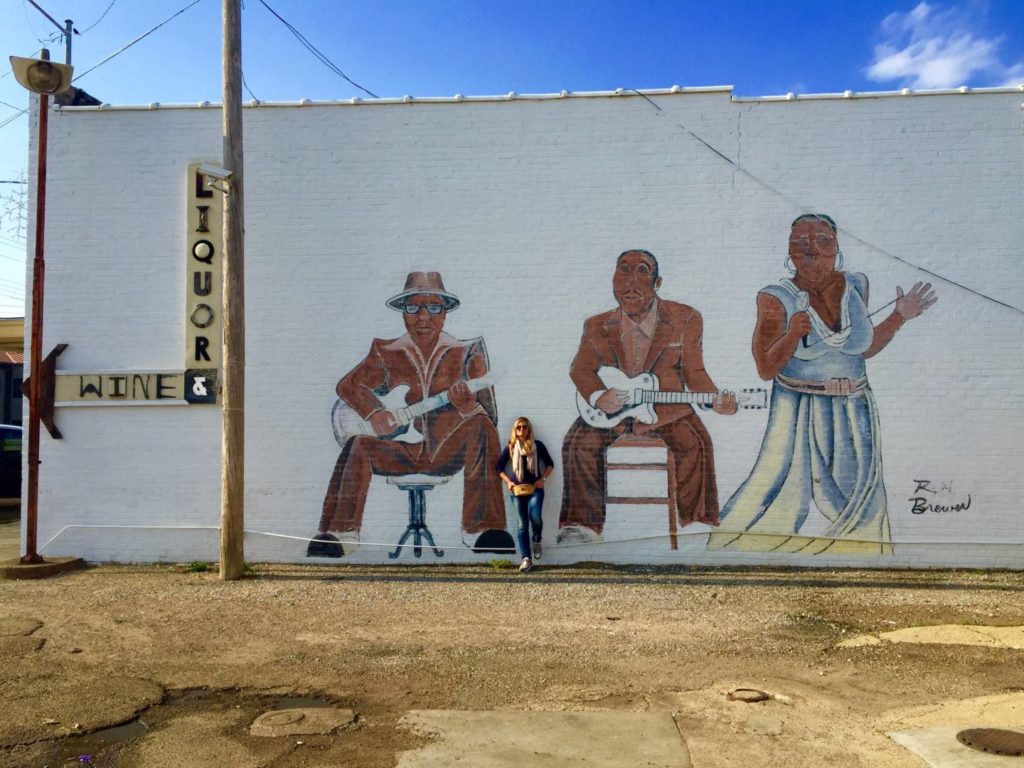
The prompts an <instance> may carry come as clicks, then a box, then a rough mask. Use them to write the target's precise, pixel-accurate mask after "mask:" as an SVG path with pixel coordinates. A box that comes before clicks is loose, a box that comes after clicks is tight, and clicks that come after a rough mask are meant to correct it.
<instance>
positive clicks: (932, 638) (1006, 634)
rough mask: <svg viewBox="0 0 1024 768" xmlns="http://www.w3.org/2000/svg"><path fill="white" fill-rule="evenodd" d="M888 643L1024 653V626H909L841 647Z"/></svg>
mask: <svg viewBox="0 0 1024 768" xmlns="http://www.w3.org/2000/svg"><path fill="white" fill-rule="evenodd" d="M882 642H888V643H921V644H937V645H980V646H986V647H989V648H1011V649H1014V650H1024V627H986V626H981V625H969V624H938V625H935V626H930V627H906V628H904V629H894V630H892V631H890V632H882V633H879V634H877V635H858V636H857V637H851V638H849V639H847V640H843V641H842V642H841V643H839V647H840V648H855V647H858V646H863V645H878V644H879V643H882Z"/></svg>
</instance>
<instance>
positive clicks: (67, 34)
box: [64, 19, 75, 67]
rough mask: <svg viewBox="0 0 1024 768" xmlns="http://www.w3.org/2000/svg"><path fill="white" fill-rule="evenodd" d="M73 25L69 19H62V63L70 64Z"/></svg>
mask: <svg viewBox="0 0 1024 768" xmlns="http://www.w3.org/2000/svg"><path fill="white" fill-rule="evenodd" d="M74 31H75V25H74V23H73V22H72V21H71V19H64V63H65V64H67V65H68V66H69V67H70V66H71V33H72V32H74Z"/></svg>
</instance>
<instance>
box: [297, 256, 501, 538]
mask: <svg viewBox="0 0 1024 768" xmlns="http://www.w3.org/2000/svg"><path fill="white" fill-rule="evenodd" d="M387 306H388V307H390V308H391V309H393V310H396V311H398V312H401V313H402V318H403V320H404V322H405V329H406V332H405V334H404V335H402V336H400V337H398V338H393V339H374V340H373V343H372V344H371V346H370V351H369V353H368V354H367V355H366V357H365V358H364V359H363V360H362V361H361V362H360V363H359V364H358V365H356V366H355V367H354V368H353V369H352V370H351V371H349V372H348V373H347V374H345V375H344V376H343V377H342V378H341V380H340V381H339V382H338V385H337V393H338V398H339V400H338V402H337V403H336V405H335V407H334V410H333V413H332V423H333V426H334V434H335V438H336V440H337V443H338V446H339V447H340V449H341V454H340V456H339V457H338V460H337V462H336V464H335V467H334V472H333V474H332V475H331V478H330V481H329V483H328V486H327V493H326V495H325V498H324V503H323V512H322V515H321V518H320V525H319V528H318V533H317V535H316V536H315V537H314V538H313V540H311V541H310V543H309V546H308V549H307V553H306V554H307V556H308V557H333V558H337V557H343V556H345V555H347V554H351V553H352V552H353V551H354V549H355V548H356V547H357V546H358V542H359V532H360V528H361V527H362V523H363V511H364V507H365V504H366V496H367V492H368V490H369V487H370V480H371V477H372V476H373V475H383V476H387V477H388V478H390V479H391V481H393V482H394V484H396V485H397V486H398V489H399V490H401V491H405V492H407V493H409V510H410V517H409V525H408V526H407V528H406V530H405V532H404V533H403V534H402V537H401V539H400V540H399V541H398V542H397V543H396V547H395V550H394V552H392V553H391V555H392V557H398V556H399V555H400V554H401V551H402V547H403V546H404V545H405V544H406V541H407V540H408V538H409V537H410V536H412V537H413V538H414V546H415V547H416V554H417V555H419V554H420V549H419V545H420V543H421V538H422V539H424V540H425V541H426V543H427V545H428V546H430V547H432V548H433V549H434V551H435V554H437V555H439V556H440V555H442V554H443V550H441V549H440V548H439V547H435V546H434V542H433V538H432V536H431V533H430V530H429V527H428V525H427V522H426V520H425V517H424V512H425V507H424V503H425V502H424V494H425V492H426V491H427V490H429V489H430V488H431V487H433V486H434V485H436V484H439V483H444V482H448V481H449V480H450V479H451V478H452V477H453V476H454V475H455V474H456V473H458V472H459V471H460V470H461V471H463V477H464V486H463V499H462V530H463V540H464V542H465V543H466V546H468V547H470V548H471V549H472V550H473V551H474V552H505V553H509V552H513V551H514V543H513V541H512V537H511V535H510V534H509V533H508V531H507V530H505V526H506V524H505V506H504V499H503V497H502V488H501V480H500V478H499V477H498V474H497V473H496V472H495V471H494V466H495V464H496V463H497V460H498V457H499V456H500V455H501V445H500V440H499V438H498V432H497V427H496V425H497V420H498V411H497V402H496V399H495V395H494V389H493V387H492V386H491V384H490V379H489V373H490V367H489V362H488V357H487V350H486V347H485V346H484V341H483V339H481V338H476V339H456V338H454V337H452V336H451V335H449V334H447V333H445V332H444V323H445V318H446V317H447V315H448V313H449V312H452V311H454V310H456V309H458V307H459V299H458V298H457V297H456V296H455V295H454V294H452V293H449V292H448V291H447V290H446V289H445V286H444V282H443V281H442V279H441V275H440V274H439V273H437V272H412V273H410V274H409V276H408V277H407V279H406V282H405V287H404V289H403V290H402V292H401V293H398V294H397V295H395V296H392V297H391V298H390V299H388V300H387Z"/></svg>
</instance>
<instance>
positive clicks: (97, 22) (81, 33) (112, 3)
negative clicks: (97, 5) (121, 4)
mask: <svg viewBox="0 0 1024 768" xmlns="http://www.w3.org/2000/svg"><path fill="white" fill-rule="evenodd" d="M116 2H117V0H110V5H108V6H107V9H106V10H105V11H103V13H101V14H100V17H99V18H98V19H96V21H94V22H93V23H92V24H90V25H89V26H88V27H86V28H85V29H83V30H82V31H81V32H78V33H77V34H80V35H84V34H85V33H86V32H88V31H89V30H90V29H92V28H93V27H95V26H96V25H97V24H99V23H100V22H101V21H103V17H104V16H106V15H107V13H108V12H109V11H110V9H111V8H113V7H114V3H116Z"/></svg>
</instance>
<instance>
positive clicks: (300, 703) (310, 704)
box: [271, 696, 334, 709]
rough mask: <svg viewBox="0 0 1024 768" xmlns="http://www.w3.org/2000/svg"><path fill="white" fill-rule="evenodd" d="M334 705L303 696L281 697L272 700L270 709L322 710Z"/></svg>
mask: <svg viewBox="0 0 1024 768" xmlns="http://www.w3.org/2000/svg"><path fill="white" fill-rule="evenodd" d="M333 706H334V704H333V703H331V702H330V701H326V700H325V699H311V698H307V697H305V696H282V697H281V698H279V699H274V701H273V704H272V706H271V709H322V708H324V707H333Z"/></svg>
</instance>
